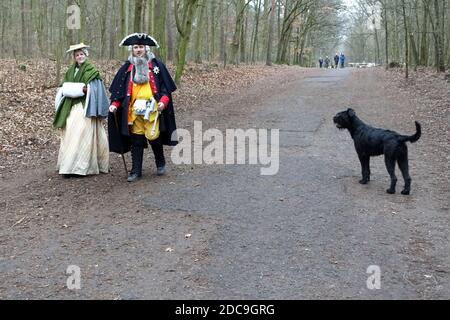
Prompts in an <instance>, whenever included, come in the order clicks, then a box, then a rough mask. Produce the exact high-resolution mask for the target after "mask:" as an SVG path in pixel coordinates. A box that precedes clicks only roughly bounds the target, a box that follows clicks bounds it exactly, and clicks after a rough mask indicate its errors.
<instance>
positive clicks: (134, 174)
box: [127, 136, 145, 182]
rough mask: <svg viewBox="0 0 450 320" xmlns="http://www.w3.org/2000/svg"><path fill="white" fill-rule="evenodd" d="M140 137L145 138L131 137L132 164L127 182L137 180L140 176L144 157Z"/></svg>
mask: <svg viewBox="0 0 450 320" xmlns="http://www.w3.org/2000/svg"><path fill="white" fill-rule="evenodd" d="M142 139H145V137H144V136H135V137H132V145H131V160H132V162H133V165H132V167H131V171H130V174H129V175H128V179H127V181H128V182H134V181H137V180H139V179H140V178H141V177H142V159H143V157H144V146H143V144H142V141H141V140H142ZM144 142H145V140H144Z"/></svg>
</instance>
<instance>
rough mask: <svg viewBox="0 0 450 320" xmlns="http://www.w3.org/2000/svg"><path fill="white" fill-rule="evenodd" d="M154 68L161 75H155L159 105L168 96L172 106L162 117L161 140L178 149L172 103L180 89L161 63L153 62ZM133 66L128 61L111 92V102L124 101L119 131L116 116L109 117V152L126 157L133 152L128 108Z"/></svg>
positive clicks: (155, 95)
mask: <svg viewBox="0 0 450 320" xmlns="http://www.w3.org/2000/svg"><path fill="white" fill-rule="evenodd" d="M152 65H153V67H155V66H157V67H158V68H159V70H160V72H159V73H158V74H156V73H154V77H155V84H156V88H157V93H156V94H154V97H155V99H156V101H159V100H160V99H161V97H162V96H168V97H169V99H170V101H169V104H168V106H167V107H166V109H164V110H163V111H162V112H161V115H160V121H159V130H160V132H161V135H160V137H161V139H162V143H163V144H165V145H168V146H174V145H176V144H177V143H178V141H172V140H171V137H172V133H173V132H174V131H175V130H176V129H177V127H176V122H175V111H174V108H173V102H172V92H174V91H175V90H176V89H177V87H176V85H175V83H174V81H173V80H172V77H171V76H170V73H169V71H168V70H167V68H166V66H165V65H164V64H163V63H162V62H161V61H159V60H158V59H153V60H152ZM129 66H130V62H129V61H126V62H125V63H124V64H123V65H122V67H120V69H119V71H118V72H117V74H116V76H115V77H114V80H113V81H112V83H111V86H110V88H109V92H111V101H120V107H119V108H118V109H117V112H116V115H117V122H118V125H119V130H118V129H117V127H116V123H115V119H114V114H113V113H111V112H110V113H109V115H108V138H109V139H108V140H109V150H110V151H111V152H116V153H122V152H123V153H126V152H128V151H130V150H131V140H130V131H129V127H128V105H129V103H130V99H131V97H129V96H127V91H128V84H129V82H130V76H131V72H129V71H128V67H129ZM150 72H152V70H150ZM119 132H120V134H119Z"/></svg>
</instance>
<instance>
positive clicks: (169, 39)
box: [166, 0, 175, 61]
mask: <svg viewBox="0 0 450 320" xmlns="http://www.w3.org/2000/svg"><path fill="white" fill-rule="evenodd" d="M167 6H168V7H167V19H166V30H167V60H169V61H173V60H174V56H175V54H174V51H175V49H174V43H173V32H172V25H173V0H167Z"/></svg>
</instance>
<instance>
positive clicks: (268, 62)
mask: <svg viewBox="0 0 450 320" xmlns="http://www.w3.org/2000/svg"><path fill="white" fill-rule="evenodd" d="M268 23H269V26H268V29H269V35H268V37H267V53H266V65H267V66H271V65H272V42H273V32H274V28H273V27H274V26H273V25H274V23H275V0H272V5H271V7H270V12H269V20H268Z"/></svg>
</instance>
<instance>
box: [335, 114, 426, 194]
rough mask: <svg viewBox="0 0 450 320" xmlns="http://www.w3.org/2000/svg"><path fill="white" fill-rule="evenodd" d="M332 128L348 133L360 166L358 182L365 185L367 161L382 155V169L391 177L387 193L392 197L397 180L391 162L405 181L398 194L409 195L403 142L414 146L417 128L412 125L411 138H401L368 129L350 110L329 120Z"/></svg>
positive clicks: (409, 181) (409, 183)
mask: <svg viewBox="0 0 450 320" xmlns="http://www.w3.org/2000/svg"><path fill="white" fill-rule="evenodd" d="M333 121H334V123H336V127H338V128H339V129H348V131H349V132H350V135H351V136H352V138H353V141H354V143H355V149H356V152H357V153H358V158H359V161H360V162H361V171H362V180H360V181H359V183H361V184H366V183H367V182H369V180H370V157H371V156H379V155H381V154H384V162H385V164H386V169H387V171H388V172H389V175H390V177H391V186H390V188H389V189H387V191H386V192H387V193H390V194H393V193H395V185H396V183H397V177H396V176H395V162H397V163H398V166H399V167H400V170H401V172H402V175H403V180H405V188H404V189H403V191H402V194H405V195H407V194H409V192H410V190H411V177H410V176H409V168H408V147H407V146H406V141H409V142H416V141H417V140H419V138H420V136H421V132H422V131H421V127H420V124H419V123H418V122H417V121H416V122H415V123H416V133H415V134H414V135H412V136H403V135H401V134H398V133H397V132H394V131H390V130H385V129H378V128H374V127H371V126H369V125H367V124H365V123H364V122H362V121H361V120H360V119H359V118H358V117H357V116H356V114H355V111H354V110H353V109H347V111H342V112H339V113H338V114H336V116H334V118H333Z"/></svg>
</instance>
